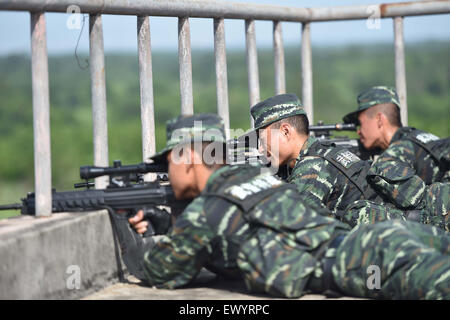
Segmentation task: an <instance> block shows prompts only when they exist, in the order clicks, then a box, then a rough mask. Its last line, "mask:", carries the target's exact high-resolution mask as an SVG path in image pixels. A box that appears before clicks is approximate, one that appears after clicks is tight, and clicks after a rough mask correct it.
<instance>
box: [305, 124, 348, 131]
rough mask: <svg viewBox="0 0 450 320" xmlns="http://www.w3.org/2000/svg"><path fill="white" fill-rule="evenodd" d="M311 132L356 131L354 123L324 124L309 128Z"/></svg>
mask: <svg viewBox="0 0 450 320" xmlns="http://www.w3.org/2000/svg"><path fill="white" fill-rule="evenodd" d="M309 130H310V131H324V130H337V131H344V130H345V131H356V126H355V124H354V123H336V124H324V125H317V126H309Z"/></svg>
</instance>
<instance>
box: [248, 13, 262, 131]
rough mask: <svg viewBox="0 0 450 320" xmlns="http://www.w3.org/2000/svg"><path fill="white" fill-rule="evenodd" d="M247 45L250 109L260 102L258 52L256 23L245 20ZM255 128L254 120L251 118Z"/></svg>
mask: <svg viewBox="0 0 450 320" xmlns="http://www.w3.org/2000/svg"><path fill="white" fill-rule="evenodd" d="M245 44H246V53H247V74H248V93H249V100H250V107H252V106H254V105H255V104H257V103H258V102H259V99H260V96H259V71H258V52H257V48H256V34H255V21H253V20H245ZM250 123H251V126H252V127H253V118H252V117H250Z"/></svg>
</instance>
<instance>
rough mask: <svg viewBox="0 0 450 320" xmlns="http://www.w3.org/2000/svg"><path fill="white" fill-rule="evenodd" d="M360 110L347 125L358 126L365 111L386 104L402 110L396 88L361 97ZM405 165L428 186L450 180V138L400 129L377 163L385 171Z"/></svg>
mask: <svg viewBox="0 0 450 320" xmlns="http://www.w3.org/2000/svg"><path fill="white" fill-rule="evenodd" d="M357 103H358V109H357V110H356V111H353V112H351V113H349V114H347V115H346V116H345V117H344V118H343V120H344V122H346V123H355V124H358V115H359V113H361V112H362V111H364V110H366V109H368V108H370V107H373V106H376V105H378V104H383V103H392V104H394V105H396V106H397V107H399V108H400V103H399V99H398V95H397V92H396V91H395V89H394V88H390V87H384V86H377V87H372V88H369V89H367V90H365V91H363V92H361V93H360V94H359V95H358V98H357ZM398 162H403V163H405V164H406V165H408V166H409V167H411V168H412V169H414V171H415V174H416V175H418V176H419V177H420V178H421V179H422V180H423V181H424V182H425V183H426V184H427V185H429V184H431V183H433V182H444V181H447V182H448V181H450V180H449V178H450V173H449V170H450V138H446V139H440V138H439V137H436V136H435V135H433V134H431V133H427V132H424V131H421V130H418V129H415V128H410V127H401V128H398V130H397V131H396V132H395V134H394V136H393V137H392V139H391V141H390V144H389V147H388V148H387V149H386V150H385V151H384V152H383V153H382V154H381V155H380V157H379V158H378V159H377V160H376V161H375V163H374V165H381V166H382V167H383V170H387V169H388V168H389V167H395V166H396V165H397V163H398Z"/></svg>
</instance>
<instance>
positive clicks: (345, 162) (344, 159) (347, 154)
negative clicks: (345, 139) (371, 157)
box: [332, 150, 361, 169]
mask: <svg viewBox="0 0 450 320" xmlns="http://www.w3.org/2000/svg"><path fill="white" fill-rule="evenodd" d="M332 158H333V159H334V160H335V161H336V162H338V163H339V164H340V165H342V166H343V167H344V168H346V169H348V168H350V167H351V166H352V165H353V164H355V163H357V162H359V161H361V159H360V158H359V157H358V156H357V155H356V154H354V153H353V152H351V151H348V150H342V151H341V152H338V153H336V154H335V155H333V157H332Z"/></svg>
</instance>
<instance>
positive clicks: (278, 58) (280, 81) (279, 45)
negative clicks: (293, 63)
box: [273, 21, 286, 94]
mask: <svg viewBox="0 0 450 320" xmlns="http://www.w3.org/2000/svg"><path fill="white" fill-rule="evenodd" d="M273 59H274V67H275V69H274V71H275V94H282V93H286V76H285V64H284V46H283V33H282V29H281V22H280V21H274V22H273Z"/></svg>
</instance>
